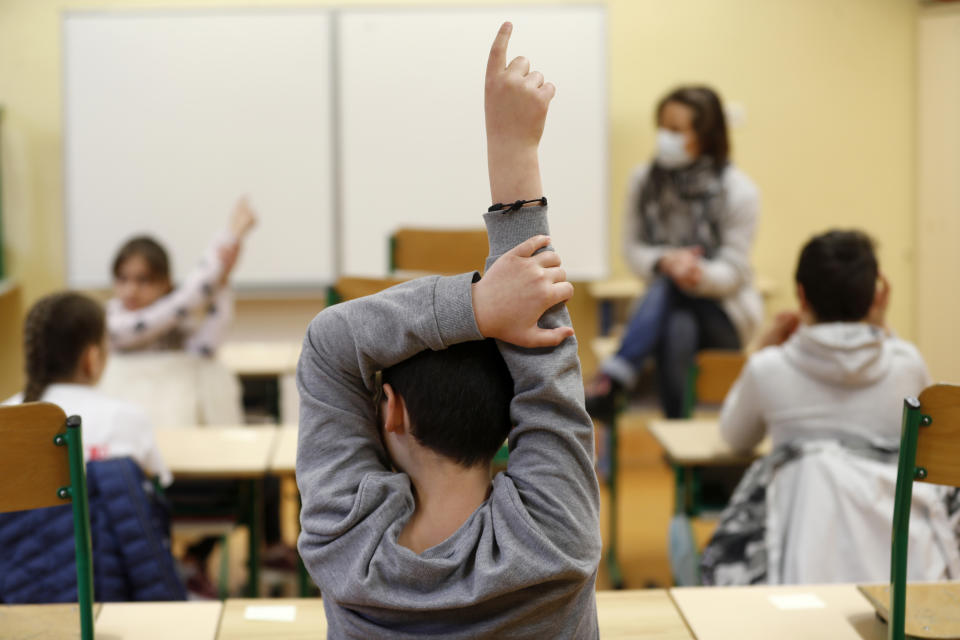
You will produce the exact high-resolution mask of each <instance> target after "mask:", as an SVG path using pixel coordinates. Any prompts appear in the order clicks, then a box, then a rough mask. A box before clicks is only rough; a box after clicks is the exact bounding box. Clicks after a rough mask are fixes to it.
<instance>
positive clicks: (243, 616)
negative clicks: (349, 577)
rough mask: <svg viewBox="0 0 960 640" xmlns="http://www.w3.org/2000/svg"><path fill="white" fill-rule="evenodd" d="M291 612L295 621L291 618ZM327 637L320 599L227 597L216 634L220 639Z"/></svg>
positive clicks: (312, 638)
mask: <svg viewBox="0 0 960 640" xmlns="http://www.w3.org/2000/svg"><path fill="white" fill-rule="evenodd" d="M290 614H292V618H293V619H292V620H290V619H288V616H289V615H290ZM270 618H281V619H270ZM283 618H287V619H283ZM325 637H327V617H326V615H325V614H324V612H323V602H322V601H321V600H320V598H281V599H270V600H248V599H236V600H227V602H226V604H225V606H224V608H223V616H222V618H221V619H220V633H219V634H218V635H217V638H218V640H258V639H260V638H263V639H264V640H268V639H269V640H273V639H274V638H284V640H299V639H301V638H302V639H303V640H307V639H308V638H309V639H310V640H315V639H316V638H325Z"/></svg>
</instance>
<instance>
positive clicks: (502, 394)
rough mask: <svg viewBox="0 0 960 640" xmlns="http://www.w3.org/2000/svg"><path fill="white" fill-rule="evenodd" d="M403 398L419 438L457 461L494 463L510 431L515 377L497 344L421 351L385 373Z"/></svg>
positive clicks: (385, 379)
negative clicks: (494, 458)
mask: <svg viewBox="0 0 960 640" xmlns="http://www.w3.org/2000/svg"><path fill="white" fill-rule="evenodd" d="M383 382H384V383H385V384H389V385H390V386H391V387H393V389H394V391H395V392H396V393H398V394H399V395H400V397H401V398H403V401H404V403H405V404H406V408H407V413H408V414H409V416H410V422H411V431H412V433H413V436H414V438H416V440H417V442H419V443H420V444H421V445H423V446H424V447H427V448H428V449H431V450H433V451H435V452H437V453H439V454H441V455H443V456H445V457H447V458H449V459H451V460H453V461H454V462H456V463H458V464H460V465H462V466H464V467H472V466H474V465H478V464H489V463H490V461H491V460H492V459H493V457H494V455H495V454H496V453H497V450H498V449H499V448H500V445H501V444H503V441H504V439H505V438H506V437H507V433H508V432H509V431H510V426H511V422H510V401H511V400H512V399H513V378H512V377H511V376H510V371H509V369H507V365H506V363H505V362H504V361H503V357H502V356H501V355H500V351H499V350H498V349H497V345H496V342H494V341H493V340H479V341H472V342H463V343H461V344H456V345H453V346H452V347H449V348H448V349H443V350H441V351H430V350H427V351H422V352H420V353H418V354H417V355H415V356H413V357H412V358H408V359H407V360H404V361H403V362H400V363H398V364H396V365H394V366H392V367H389V368H388V369H384V371H383Z"/></svg>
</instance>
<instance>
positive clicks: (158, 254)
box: [113, 236, 170, 280]
mask: <svg viewBox="0 0 960 640" xmlns="http://www.w3.org/2000/svg"><path fill="white" fill-rule="evenodd" d="M134 256H140V257H141V258H143V259H144V261H145V262H146V263H147V267H148V268H149V269H150V275H152V276H153V278H154V279H155V280H169V279H170V258H169V257H168V256H167V250H166V249H164V248H163V245H161V244H160V243H159V242H157V241H156V240H154V239H153V238H151V237H150V236H137V237H135V238H130V239H129V240H127V241H126V242H125V243H123V246H122V247H120V250H119V251H117V255H116V256H115V257H114V259H113V277H114V278H118V277H120V269H121V268H122V267H123V263H125V262H126V261H127V260H129V259H130V258H132V257H134Z"/></svg>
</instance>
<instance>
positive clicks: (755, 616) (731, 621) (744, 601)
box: [670, 584, 887, 640]
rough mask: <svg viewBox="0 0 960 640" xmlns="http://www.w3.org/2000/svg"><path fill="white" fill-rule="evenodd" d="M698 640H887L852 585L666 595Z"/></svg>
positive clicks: (696, 590) (680, 591)
mask: <svg viewBox="0 0 960 640" xmlns="http://www.w3.org/2000/svg"><path fill="white" fill-rule="evenodd" d="M670 596H671V597H672V598H673V600H674V602H676V604H677V607H678V608H679V609H680V613H681V614H683V617H684V619H685V620H686V621H687V624H688V625H689V626H690V629H691V631H693V634H694V636H696V638H697V640H734V639H735V640H821V639H822V640H886V637H887V636H886V625H885V624H884V623H883V622H881V621H880V620H879V619H878V618H877V616H876V614H875V613H874V610H873V607H872V606H871V605H870V603H869V602H868V601H867V599H866V598H864V597H863V595H862V594H861V593H860V592H859V591H858V590H857V588H856V586H854V585H852V584H846V585H828V586H775V587H688V588H676V589H671V590H670Z"/></svg>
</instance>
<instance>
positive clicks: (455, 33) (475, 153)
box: [336, 5, 608, 280]
mask: <svg viewBox="0 0 960 640" xmlns="http://www.w3.org/2000/svg"><path fill="white" fill-rule="evenodd" d="M505 20H510V21H511V22H512V23H513V25H514V29H513V36H512V38H511V41H510V48H509V50H508V55H507V58H508V60H509V59H512V58H513V57H515V56H517V55H521V54H522V55H524V56H526V57H527V58H529V59H530V61H531V63H532V66H533V68H534V69H538V70H540V71H542V72H543V74H544V76H545V77H546V78H547V80H549V81H551V82H553V83H554V84H556V85H557V96H556V98H555V99H554V101H553V102H552V104H551V106H550V113H549V115H548V116H547V124H546V129H545V132H544V136H543V139H542V142H541V152H540V158H541V161H540V166H541V171H542V173H543V183H544V190H545V195H546V196H547V197H548V199H549V202H550V225H551V233H552V236H553V237H554V240H555V244H556V246H557V248H558V249H559V251H560V252H561V255H562V256H563V260H564V266H565V267H566V269H567V273H568V276H569V277H570V278H571V279H575V280H590V279H596V278H603V277H605V276H606V275H607V268H608V251H607V236H608V234H607V219H608V208H607V194H608V178H607V176H608V170H607V158H608V154H607V58H606V41H607V40H606V13H605V10H604V8H603V7H602V6H598V5H587V6H569V7H524V8H515V7H495V8H409V9H406V8H399V9H382V10H380V9H378V10H362V9H358V10H343V11H342V12H340V13H339V14H338V16H337V24H338V27H337V38H338V41H339V42H338V47H337V51H338V53H337V65H336V66H337V82H338V89H339V90H338V110H339V122H340V132H339V135H340V145H339V160H340V162H339V171H340V185H341V189H340V198H341V209H340V210H341V225H342V235H341V240H342V252H343V272H344V273H346V274H349V275H360V276H381V275H383V274H385V273H386V272H387V267H388V249H387V246H388V244H387V238H388V237H389V235H390V234H391V233H392V232H393V230H394V229H396V228H397V227H400V226H418V227H443V228H462V227H480V226H482V225H483V221H482V218H481V214H482V213H483V212H484V211H485V210H486V207H487V206H489V205H490V191H489V187H488V182H487V164H486V143H485V138H484V119H483V81H484V71H485V68H486V62H487V54H488V52H489V50H490V44H491V43H492V42H493V37H494V35H495V34H496V32H497V29H498V27H499V26H500V24H501V23H502V22H503V21H505ZM539 195H540V194H530V196H531V197H536V196H539Z"/></svg>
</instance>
